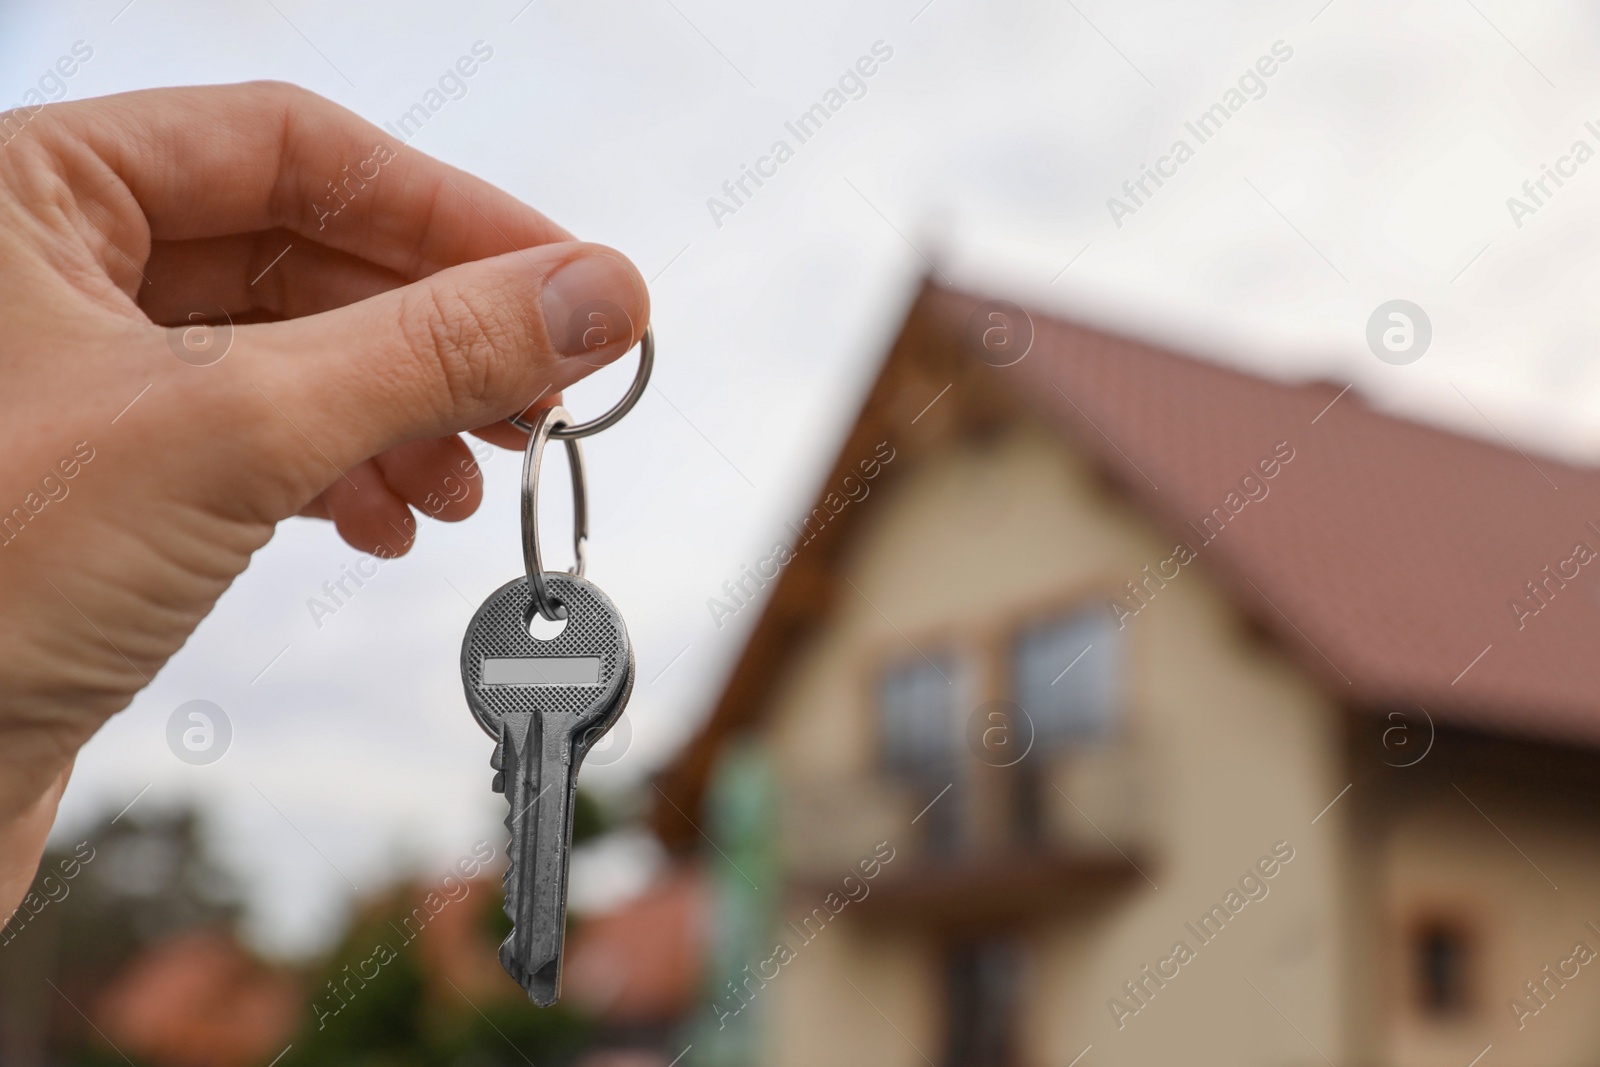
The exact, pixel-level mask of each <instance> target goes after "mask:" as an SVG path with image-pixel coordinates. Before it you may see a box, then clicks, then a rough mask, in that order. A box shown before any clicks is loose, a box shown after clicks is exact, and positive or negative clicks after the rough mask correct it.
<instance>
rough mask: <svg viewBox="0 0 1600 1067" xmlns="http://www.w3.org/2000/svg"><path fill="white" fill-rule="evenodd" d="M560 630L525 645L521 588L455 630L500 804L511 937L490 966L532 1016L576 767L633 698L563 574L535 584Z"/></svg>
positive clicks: (557, 959) (617, 636) (546, 954)
mask: <svg viewBox="0 0 1600 1067" xmlns="http://www.w3.org/2000/svg"><path fill="white" fill-rule="evenodd" d="M544 580H545V583H546V585H547V586H548V588H549V590H550V595H551V596H552V597H553V598H554V599H555V600H556V601H557V602H558V603H559V604H560V605H561V607H562V608H563V609H564V610H565V611H566V626H565V628H563V629H562V631H561V632H560V633H559V634H557V635H556V636H555V637H554V638H552V639H550V640H548V641H541V640H538V639H537V638H535V637H533V636H532V635H531V634H529V633H528V620H529V619H530V618H531V616H532V612H533V598H532V593H531V590H530V589H529V586H528V581H527V579H526V578H518V579H516V580H515V581H512V582H508V583H506V584H505V585H503V586H501V587H500V588H499V589H497V590H496V591H495V592H494V594H493V595H492V596H490V597H489V599H488V600H486V601H484V604H483V606H482V607H480V608H479V609H478V612H477V614H476V615H474V616H473V617H472V622H471V623H470V624H469V625H468V626H467V633H466V637H465V638H464V639H463V640H462V643H461V680H462V684H463V686H464V687H465V688H466V693H467V704H468V705H469V706H470V707H471V709H472V714H473V716H474V717H475V718H476V719H477V720H478V725H479V726H482V727H483V729H484V731H485V732H487V733H488V734H489V736H491V737H493V738H495V740H496V742H497V744H496V745H495V750H494V756H493V757H492V758H491V760H490V765H491V767H492V768H493V769H494V770H495V772H496V774H495V777H494V788H495V791H496V792H498V793H504V794H505V796H506V802H507V814H506V828H507V829H508V830H510V831H511V843H510V847H509V848H508V849H507V854H508V856H509V859H510V864H509V866H508V867H507V868H506V874H505V895H506V900H505V910H506V914H507V915H508V916H509V917H510V918H511V933H510V934H509V935H507V936H506V939H505V941H504V942H502V943H501V945H500V965H501V966H502V967H504V968H505V969H506V972H507V973H508V974H510V975H511V977H512V978H514V979H516V980H517V983H518V984H519V985H521V986H522V988H523V989H524V990H526V991H527V994H528V996H529V998H530V999H531V1000H532V1001H533V1002H534V1003H535V1004H538V1005H540V1006H541V1007H548V1006H550V1005H551V1004H554V1003H555V1002H556V998H557V997H558V996H559V995H560V992H561V946H562V942H563V940H564V939H565V935H566V918H567V867H568V858H569V853H570V852H571V849H572V814H573V807H574V802H575V800H576V797H577V790H578V767H579V765H580V764H581V763H582V762H583V757H584V756H585V755H587V754H588V752H589V750H590V749H591V748H592V747H593V746H594V743H595V742H596V741H598V740H599V739H600V738H601V737H602V736H604V734H605V732H606V731H607V730H609V729H610V728H611V727H612V725H613V724H614V723H615V722H616V721H617V719H618V718H620V717H621V715H622V711H623V708H624V707H625V706H626V705H627V702H628V697H629V695H630V694H631V693H632V691H633V673H634V664H633V648H632V646H631V645H630V644H629V641H628V631H627V627H626V626H624V625H623V622H622V616H621V614H619V613H618V611H617V609H616V606H615V605H613V604H612V603H611V601H610V599H609V598H607V596H606V595H605V594H604V593H602V592H601V591H600V590H599V589H598V588H596V587H595V586H594V585H593V584H592V583H590V582H587V581H585V580H583V579H582V578H578V577H575V576H573V575H570V574H559V573H555V572H546V573H545V574H544Z"/></svg>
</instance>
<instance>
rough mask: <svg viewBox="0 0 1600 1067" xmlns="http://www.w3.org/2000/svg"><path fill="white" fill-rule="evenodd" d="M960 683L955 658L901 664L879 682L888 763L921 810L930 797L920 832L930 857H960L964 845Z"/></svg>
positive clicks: (917, 660) (937, 658)
mask: <svg viewBox="0 0 1600 1067" xmlns="http://www.w3.org/2000/svg"><path fill="white" fill-rule="evenodd" d="M959 682H960V678H959V675H958V671H957V667H956V663H955V660H954V657H951V656H948V655H945V656H939V655H936V656H932V657H929V658H926V659H924V658H923V657H921V656H918V657H917V658H916V659H911V660H906V661H904V662H902V663H899V664H897V665H895V666H894V667H891V668H890V669H889V670H888V671H886V672H885V673H884V675H883V678H882V681H881V682H880V683H879V685H880V688H879V694H878V714H879V716H880V721H879V732H880V735H881V739H882V753H883V765H884V767H885V769H887V770H888V771H889V772H890V773H891V774H894V775H896V776H898V777H899V778H900V779H901V780H902V781H903V782H904V783H906V784H907V785H908V786H909V787H910V788H911V790H912V792H913V794H914V795H916V796H917V797H918V800H917V804H918V805H919V806H920V805H921V804H922V803H923V802H924V801H923V798H924V797H925V798H926V800H927V801H928V802H930V806H929V807H928V808H927V809H926V810H925V811H924V812H923V813H922V815H920V816H919V817H918V820H917V821H918V824H919V825H917V827H916V828H915V829H916V831H917V832H918V834H919V835H920V837H921V841H922V844H923V846H924V847H925V848H926V849H927V850H928V855H929V856H930V857H934V856H945V857H949V856H954V855H956V854H957V853H958V852H959V850H960V846H961V832H962V813H963V811H964V807H965V805H964V804H963V803H962V797H963V794H964V792H965V790H964V789H963V781H962V777H963V776H962V769H961V766H960V762H959V760H958V759H957V751H958V750H957V748H956V745H957V742H958V740H959V735H958V734H957V732H956V718H955V710H956V700H957V695H958V691H959ZM933 801H937V803H932V802H933Z"/></svg>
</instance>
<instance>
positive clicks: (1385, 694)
mask: <svg viewBox="0 0 1600 1067" xmlns="http://www.w3.org/2000/svg"><path fill="white" fill-rule="evenodd" d="M981 306H983V307H985V310H987V307H988V306H992V302H987V301H986V300H985V298H984V297H981V296H978V295H975V294H972V293H966V292H959V291H955V290H951V289H947V288H943V287H940V286H936V285H932V284H929V285H925V286H924V288H923V290H922V292H921V293H920V294H919V296H918V297H917V299H916V301H915V303H914V304H913V306H912V309H911V311H910V314H909V316H908V318H907V320H906V322H905V325H904V327H903V329H902V331H901V333H900V336H899V338H898V339H897V340H896V342H895V344H894V346H893V349H892V350H891V352H890V355H889V358H888V359H887V361H886V362H885V365H884V367H883V370H882V371H881V373H880V375H879V378H878V380H877V382H876V383H875V385H874V386H873V387H872V390H871V391H870V393H869V395H868V397H867V400H866V402H865V404H864V405H863V408H862V412H861V414H860V416H859V418H858V421H857V423H856V425H855V426H854V428H853V429H852V430H851V432H850V435H849V438H848V440H847V441H846V442H845V445H844V448H843V449H842V450H841V453H840V460H839V463H838V464H836V469H835V470H834V471H833V473H832V474H831V475H830V477H829V479H828V480H827V481H825V482H824V484H825V485H828V484H834V483H836V482H837V481H838V480H839V479H840V478H841V477H842V476H843V474H844V473H847V471H848V468H849V465H850V464H851V462H852V457H855V456H857V455H860V454H864V453H863V448H865V449H866V450H867V451H870V444H869V442H872V441H878V440H882V439H884V438H885V437H888V438H889V439H890V440H892V441H893V442H894V444H895V447H896V449H897V450H898V451H900V452H902V453H904V452H908V451H909V452H911V453H912V454H913V455H915V454H917V453H918V452H919V451H923V450H926V449H927V448H928V447H929V446H931V445H932V444H934V443H935V442H936V441H937V440H939V439H941V438H948V436H949V435H950V434H952V433H959V432H972V431H981V430H982V428H983V427H985V426H992V425H994V424H995V423H997V422H1007V421H1015V420H1016V419H1018V418H1036V419H1039V420H1042V421H1043V422H1044V423H1045V424H1046V425H1048V426H1050V427H1053V428H1054V429H1055V430H1056V431H1057V432H1058V433H1059V434H1060V435H1061V437H1062V439H1063V441H1064V443H1065V444H1067V445H1068V446H1069V447H1071V448H1073V449H1075V450H1077V451H1078V452H1079V453H1080V454H1083V455H1086V456H1087V457H1088V458H1089V459H1090V460H1091V462H1093V463H1094V464H1096V465H1097V466H1098V467H1099V469H1100V470H1101V471H1102V472H1103V473H1104V475H1105V476H1106V477H1107V478H1108V479H1109V480H1110V481H1111V482H1112V483H1113V484H1114V485H1115V486H1117V487H1118V488H1119V489H1120V490H1121V491H1122V492H1123V493H1124V494H1125V495H1126V497H1127V498H1128V499H1129V500H1130V501H1131V502H1132V503H1133V504H1134V506H1136V507H1137V508H1139V509H1140V510H1142V511H1143V512H1144V513H1145V514H1146V515H1147V516H1148V517H1149V518H1150V519H1151V521H1152V522H1154V523H1155V524H1156V525H1157V526H1158V527H1159V528H1160V529H1162V530H1163V531H1164V532H1166V533H1167V534H1168V535H1169V536H1171V537H1172V538H1173V539H1174V541H1176V540H1179V539H1182V540H1185V541H1187V542H1188V543H1189V544H1190V545H1191V546H1193V547H1195V548H1197V549H1199V552H1198V555H1199V563H1198V564H1197V565H1199V566H1203V567H1205V568H1206V569H1207V570H1208V571H1209V572H1210V573H1212V574H1213V575H1214V576H1216V577H1217V578H1218V579H1219V580H1220V581H1221V582H1222V583H1223V585H1224V587H1225V588H1226V589H1228V590H1229V591H1230V593H1231V594H1232V596H1233V598H1234V599H1235V601H1236V603H1237V604H1238V606H1239V608H1240V609H1241V610H1242V611H1243V612H1245V613H1246V614H1247V615H1248V616H1250V617H1252V618H1253V619H1254V620H1255V621H1257V622H1258V623H1259V624H1260V625H1261V626H1262V627H1263V628H1264V629H1265V630H1266V631H1267V632H1269V633H1270V634H1273V635H1275V637H1276V639H1277V641H1278V642H1279V643H1280V644H1281V646H1282V647H1283V648H1284V649H1286V650H1287V651H1288V652H1289V653H1290V654H1292V655H1293V656H1294V657H1295V658H1296V659H1297V660H1298V661H1299V662H1300V663H1301V664H1302V665H1303V666H1304V668H1305V669H1306V670H1307V671H1309V672H1310V674H1311V675H1312V676H1314V677H1315V678H1316V679H1318V680H1320V682H1321V683H1322V684H1323V685H1325V686H1326V687H1327V689H1328V691H1329V692H1330V693H1331V694H1333V695H1334V696H1335V697H1336V698H1338V699H1340V700H1341V701H1343V702H1345V703H1347V704H1349V705H1351V706H1354V707H1358V708H1363V709H1372V710H1386V709H1392V708H1411V707H1414V706H1421V707H1423V708H1425V709H1426V710H1427V712H1428V713H1429V714H1430V715H1431V716H1432V717H1433V718H1435V719H1436V720H1439V721H1441V722H1445V723H1453V724H1458V725H1462V726H1467V727H1472V728H1478V729H1487V730H1491V731H1499V732H1511V733H1516V734H1521V735H1526V736H1532V737H1535V738H1541V739H1547V740H1555V741H1559V742H1564V743H1570V744H1583V745H1596V744H1600V656H1597V655H1596V654H1595V651H1594V650H1596V649H1597V648H1600V599H1597V588H1600V587H1596V585H1595V584H1594V581H1593V579H1592V576H1591V574H1590V573H1589V572H1590V571H1600V564H1589V565H1585V563H1584V561H1585V559H1586V558H1587V559H1590V560H1593V559H1596V558H1597V557H1596V556H1595V554H1594V553H1595V552H1600V472H1597V471H1595V470H1593V469H1588V468H1578V467H1574V466H1571V465H1569V464H1566V463H1562V462H1559V461H1557V460H1554V459H1547V458H1543V457H1537V458H1535V457H1530V456H1528V455H1526V454H1525V453H1523V452H1520V451H1518V450H1516V449H1515V448H1514V447H1508V448H1502V447H1498V446H1496V445H1493V444H1490V443H1488V442H1485V441H1480V440H1476V439H1472V438H1468V437H1463V436H1460V435H1457V434H1453V433H1448V432H1445V431H1443V430H1439V429H1435V428H1432V427H1428V426H1423V425H1420V424H1418V423H1414V422H1410V421H1407V420H1404V419H1400V418H1397V417H1394V416H1392V415H1388V414H1385V413H1382V412H1379V411H1376V410H1374V409H1373V408H1371V407H1369V406H1368V405H1366V404H1365V403H1364V402H1363V401H1362V400H1361V398H1360V396H1359V395H1358V394H1357V393H1356V392H1355V391H1354V390H1349V391H1348V392H1346V391H1343V390H1342V389H1341V387H1340V386H1339V385H1328V384H1322V383H1317V384H1285V383H1281V382H1275V381H1269V380H1267V379H1264V378H1260V377H1257V376H1254V375H1250V374H1245V373H1242V372H1239V371H1236V370H1232V369H1228V368H1225V367H1221V366H1218V365H1215V364H1212V363H1208V362H1203V361H1201V360H1198V359H1194V358H1189V357H1185V356H1182V355H1178V354H1175V353H1173V352H1169V351H1163V350H1161V349H1159V348H1156V347H1153V346H1151V345H1149V344H1146V343H1143V342H1140V341H1136V340H1132V339H1129V338H1126V337H1119V336H1114V335H1111V334H1108V333H1104V332H1101V331H1099V330H1096V329H1091V328H1089V327H1086V326H1084V325H1081V324H1077V323H1073V322H1068V321H1064V320H1062V319H1058V318H1052V317H1050V316H1047V315H1043V314H1037V313H1031V312H1030V313H1027V317H1028V319H1029V320H1031V322H1032V325H1033V329H1034V335H1035V336H1034V341H1033V344H1032V347H1031V349H1029V350H1028V352H1027V355H1026V356H1025V358H1023V359H1021V361H1020V362H1017V363H1015V364H1014V365H1011V366H1005V367H998V366H992V365H990V363H988V362H985V361H984V360H983V359H982V358H980V355H981V354H982V351H981V348H979V346H978V345H977V344H976V343H975V331H974V330H973V329H972V328H971V326H970V324H971V323H972V322H974V321H976V318H975V316H977V315H978V312H979V308H980V307H981ZM946 384H949V385H950V390H949V393H948V395H945V396H943V399H942V400H941V401H940V402H939V403H938V404H936V405H935V406H933V407H931V408H928V409H927V410H926V412H925V413H924V412H922V410H921V409H922V408H923V407H924V405H926V404H927V403H928V402H929V400H931V399H932V398H933V397H934V396H935V394H937V393H938V392H939V390H940V389H942V388H943V387H944V386H945V385H946ZM902 442H904V443H905V447H904V448H902ZM1279 442H1287V443H1288V446H1289V447H1290V448H1292V449H1293V450H1294V458H1293V460H1292V463H1291V464H1289V465H1288V466H1286V467H1284V468H1283V470H1282V471H1281V472H1280V473H1279V475H1278V477H1276V478H1275V479H1273V480H1272V481H1271V482H1270V483H1269V488H1270V495H1269V496H1268V497H1266V498H1265V499H1263V500H1261V501H1260V502H1259V503H1251V504H1249V505H1248V507H1249V508H1250V514H1249V515H1248V516H1244V515H1242V514H1241V519H1243V520H1244V521H1239V522H1236V523H1230V524H1228V525H1227V526H1226V527H1225V528H1224V530H1223V532H1222V533H1221V534H1220V535H1219V536H1217V537H1216V538H1215V539H1214V540H1212V541H1210V542H1209V543H1203V540H1202V537H1201V535H1200V534H1199V533H1198V532H1197V528H1198V526H1199V523H1200V520H1201V519H1202V518H1203V517H1204V516H1206V515H1208V514H1210V513H1211V512H1212V510H1213V509H1215V508H1218V507H1224V506H1225V501H1226V499H1227V497H1228V495H1229V494H1230V493H1240V480H1241V478H1243V477H1244V476H1245V475H1247V474H1250V473H1251V472H1252V470H1253V468H1255V466H1256V464H1257V463H1258V462H1259V461H1260V460H1261V459H1262V458H1263V457H1266V456H1268V455H1270V453H1271V452H1272V450H1273V448H1274V446H1275V445H1276V444H1278V443H1279ZM913 462H914V461H913ZM912 465H913V463H911V462H908V463H901V462H896V463H895V464H893V465H892V467H889V468H885V475H886V476H888V475H891V473H892V476H894V477H903V476H904V475H905V472H906V470H907V469H908V468H910V467H911V466H912ZM1241 495H1242V494H1241ZM1237 499H1238V498H1237V497H1236V498H1235V500H1237ZM865 510H866V509H865V508H848V509H846V510H845V511H844V513H843V514H842V515H841V516H840V519H841V520H842V521H839V522H835V523H831V524H830V525H829V526H828V527H827V528H826V529H825V530H824V534H823V536H820V537H819V538H818V539H817V541H816V542H814V543H811V544H808V545H807V546H806V548H805V551H803V552H801V553H799V554H798V556H797V558H796V560H795V562H794V563H792V564H790V566H789V567H788V568H786V570H785V572H784V574H783V576H782V577H781V579H780V580H779V582H778V585H777V587H776V588H775V589H774V590H773V593H772V595H771V598H770V599H769V601H768V603H767V605H766V607H765V610H764V612H763V615H762V617H761V618H760V619H759V620H758V622H757V624H756V627H755V630H754V632H753V633H752V635H751V637H750V640H749V642H748V644H747V646H746V648H745V650H744V652H743V654H742V655H741V656H740V658H739V660H738V661H737V663H736V665H735V667H734V670H733V673H732V675H731V677H730V679H729V682H728V685H727V687H726V688H725V689H724V691H723V693H722V695H721V698H720V699H719V701H718V703H717V705H716V707H715V708H714V710H713V712H712V715H711V717H710V719H709V720H708V722H707V724H706V726H705V727H704V728H703V729H702V731H701V733H700V734H699V736H698V737H697V738H696V739H695V740H694V741H693V742H692V743H691V744H690V746H689V747H688V749H687V750H686V751H685V752H684V753H683V755H682V756H681V757H680V758H679V760H678V761H677V763H675V764H674V765H672V766H671V767H669V768H668V769H667V771H666V772H665V773H664V774H663V775H662V778H661V785H662V788H663V789H664V790H665V791H666V793H667V795H668V796H670V797H673V798H674V799H675V802H676V803H678V804H680V805H681V806H683V807H684V810H685V811H692V810H694V807H693V806H691V805H693V804H695V802H696V801H697V799H698V795H699V791H700V789H701V787H702V786H703V783H704V777H705V775H706V774H707V773H708V771H709V767H710V763H711V761H712V759H713V757H714V754H715V751H716V749H717V747H718V746H719V745H720V743H721V739H722V738H724V737H726V736H727V735H728V734H729V733H730V732H732V731H736V730H737V729H739V728H740V727H742V726H743V725H745V724H746V723H748V722H749V721H750V719H751V718H752V717H753V716H755V715H756V714H758V713H759V711H760V709H761V706H762V704H763V703H764V702H765V701H764V698H765V696H766V694H767V692H768V688H769V687H770V686H771V685H772V684H773V683H774V682H775V679H776V672H778V671H779V670H781V667H782V664H783V658H784V653H785V650H786V649H788V648H792V647H794V645H795V642H796V639H797V638H799V637H801V636H802V635H803V631H804V630H805V629H806V628H807V627H808V626H814V625H818V624H820V623H821V621H822V620H823V618H824V617H825V614H826V610H827V603H828V601H829V599H830V597H831V595H832V585H833V582H832V581H831V580H830V578H829V574H828V572H829V570H830V563H831V561H832V560H833V559H834V558H836V556H837V554H838V552H839V551H840V550H841V549H842V547H843V545H844V544H845V543H846V542H847V541H848V538H849V536H850V531H851V528H852V526H853V521H854V519H855V518H856V515H857V513H859V512H864V511H865ZM1591 521H1592V522H1593V523H1594V525H1593V526H1591V525H1590V523H1591ZM1191 523H1192V524H1193V525H1188V524H1191ZM1580 542H1581V543H1583V544H1584V545H1585V546H1586V550H1592V551H1585V552H1576V551H1575V549H1576V546H1577V545H1578V544H1579V543H1580ZM1202 544H1203V547H1202ZM1151 562H1152V563H1155V562H1157V561H1156V560H1152V561H1151ZM1546 567H1548V568H1549V570H1548V571H1547V570H1546V569H1545V568H1546ZM1563 575H1565V577H1563ZM1574 575H1575V580H1574ZM1530 582H1535V583H1542V585H1541V587H1540V593H1539V598H1538V599H1536V598H1535V597H1534V596H1533V595H1532V593H1531V592H1530V589H1529V585H1528V583H1530ZM1517 598H1520V599H1521V602H1522V604H1523V610H1522V611H1521V612H1519V611H1517V610H1515V609H1513V607H1512V606H1511V605H1512V602H1513V601H1514V600H1515V599H1517ZM686 802H687V803H686ZM676 821H677V819H676V816H673V815H672V814H671V812H666V813H662V814H658V817H657V819H656V823H657V827H658V829H659V830H661V831H662V832H663V836H664V837H666V838H667V839H668V840H669V841H676V840H678V839H680V837H681V836H682V830H681V828H679V827H677V826H676ZM690 832H691V833H692V830H691V831H690Z"/></svg>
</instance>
